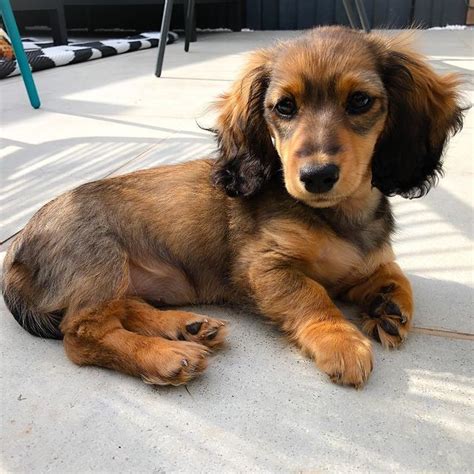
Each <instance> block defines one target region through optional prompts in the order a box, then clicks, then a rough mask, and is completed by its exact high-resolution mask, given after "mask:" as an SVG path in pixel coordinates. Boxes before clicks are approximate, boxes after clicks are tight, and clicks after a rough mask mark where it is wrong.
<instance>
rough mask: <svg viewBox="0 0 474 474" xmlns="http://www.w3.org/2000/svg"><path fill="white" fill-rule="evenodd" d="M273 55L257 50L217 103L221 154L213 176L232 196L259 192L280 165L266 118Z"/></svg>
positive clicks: (215, 182)
mask: <svg viewBox="0 0 474 474" xmlns="http://www.w3.org/2000/svg"><path fill="white" fill-rule="evenodd" d="M271 57H272V52H271V50H260V51H257V52H255V53H253V54H252V56H251V57H250V60H249V62H248V64H247V66H246V68H245V69H244V71H243V74H242V75H241V77H240V78H239V79H238V80H237V81H236V82H235V83H234V84H233V86H232V88H231V90H230V91H229V92H227V93H225V94H223V95H222V96H221V98H220V99H219V101H218V102H217V103H216V108H217V109H218V111H219V117H218V120H217V126H216V129H215V133H216V135H217V143H218V156H217V159H216V161H215V164H214V169H213V173H212V178H213V182H214V184H215V185H217V186H221V187H222V188H223V189H224V190H225V192H226V193H227V194H228V195H229V196H232V197H236V196H245V197H247V196H252V195H254V194H256V193H257V192H258V191H259V190H260V189H261V188H262V186H263V184H264V183H265V182H266V181H268V180H269V179H270V177H271V176H272V175H273V174H274V172H275V169H276V167H277V163H278V155H277V152H276V151H275V148H274V147H273V144H272V141H271V137H270V134H269V132H268V128H267V125H266V122H265V119H264V100H265V94H266V91H267V88H268V84H269V81H270V74H271Z"/></svg>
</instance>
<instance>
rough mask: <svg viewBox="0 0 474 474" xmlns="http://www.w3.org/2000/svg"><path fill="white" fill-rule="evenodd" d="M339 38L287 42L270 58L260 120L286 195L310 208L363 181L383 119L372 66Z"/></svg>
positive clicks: (382, 96) (380, 89)
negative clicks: (276, 159)
mask: <svg viewBox="0 0 474 474" xmlns="http://www.w3.org/2000/svg"><path fill="white" fill-rule="evenodd" d="M344 39H345V38H344V37H342V38H337V37H336V38H333V37H329V38H325V37H323V38H322V39H321V40H319V41H317V40H316V41H310V42H309V44H310V45H311V46H312V47H308V44H306V40H302V41H300V42H294V43H293V44H290V45H288V47H287V48H285V49H283V51H281V53H280V54H279V55H278V56H277V57H276V58H275V60H274V63H273V69H272V70H273V73H272V77H271V81H270V83H269V85H268V88H267V93H266V95H265V101H264V117H265V120H266V123H267V126H268V130H269V133H270V135H271V136H272V141H273V143H274V147H275V149H276V150H277V152H278V155H279V157H280V159H281V162H282V168H283V176H284V180H285V185H286V188H287V190H288V192H289V193H290V194H291V195H292V196H294V197H295V198H297V199H299V200H302V201H304V202H306V203H308V204H310V205H312V206H315V207H320V206H322V207H327V206H330V205H333V204H335V203H337V202H338V201H340V200H341V199H343V198H345V197H347V196H350V195H351V194H352V193H353V192H354V191H355V190H357V189H358V188H359V186H360V185H361V183H362V181H364V180H367V179H370V161H371V156H372V153H373V150H374V146H375V144H376V142H377V139H378V137H379V136H380V133H381V131H382V130H383V127H384V123H385V120H386V116H387V94H386V91H385V88H384V86H383V82H382V80H381V78H380V75H379V72H378V71H377V64H376V63H375V61H374V60H373V59H372V58H370V55H367V54H357V48H354V50H348V49H352V48H350V45H347V46H346V45H345V44H344Z"/></svg>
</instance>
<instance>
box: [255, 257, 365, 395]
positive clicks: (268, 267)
mask: <svg viewBox="0 0 474 474" xmlns="http://www.w3.org/2000/svg"><path fill="white" fill-rule="evenodd" d="M267 263H268V264H267ZM248 276H249V282H248V283H249V284H250V286H251V289H252V292H253V296H254V299H255V302H256V303H257V305H258V307H259V309H260V310H261V312H262V313H264V314H265V315H267V316H269V317H270V318H271V319H272V320H273V321H275V322H277V323H278V324H279V325H280V326H281V328H282V329H283V330H284V331H285V332H286V333H287V334H288V335H289V337H290V339H291V340H293V341H294V342H295V343H296V344H298V345H299V346H300V347H301V348H302V349H303V351H304V352H306V353H307V354H309V355H310V356H311V357H312V358H314V360H315V362H316V365H317V366H318V367H319V368H320V369H321V370H322V371H324V372H325V373H327V374H328V375H329V377H330V378H331V380H332V381H333V382H336V383H339V384H343V385H353V386H355V387H361V386H362V385H363V384H364V383H365V382H366V380H367V378H368V377H369V374H370V372H371V371H372V367H373V365H372V347H371V344H370V341H369V340H368V339H367V338H366V337H365V336H364V335H363V334H362V333H361V332H360V331H359V330H358V329H357V328H356V327H355V326H354V325H352V324H351V323H350V322H349V321H347V320H346V319H345V318H344V315H343V314H342V313H341V312H340V311H339V309H338V308H337V307H336V306H335V304H334V303H333V302H332V300H331V298H330V297H329V295H328V294H327V292H326V290H325V289H324V288H323V287H322V286H321V285H319V284H318V283H317V282H315V281H314V280H312V279H310V278H308V277H306V276H305V275H304V274H303V273H302V272H300V271H299V270H298V269H296V268H294V267H293V266H291V265H284V264H281V262H280V265H278V263H277V262H275V261H273V262H264V261H262V259H260V260H257V262H256V263H255V264H254V265H253V266H252V267H251V268H250V271H249V273H248Z"/></svg>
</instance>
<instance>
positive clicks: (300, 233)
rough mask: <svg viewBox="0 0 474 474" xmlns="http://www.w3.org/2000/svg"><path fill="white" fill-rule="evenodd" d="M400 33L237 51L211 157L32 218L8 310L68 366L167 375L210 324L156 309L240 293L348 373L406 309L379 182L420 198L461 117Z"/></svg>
mask: <svg viewBox="0 0 474 474" xmlns="http://www.w3.org/2000/svg"><path fill="white" fill-rule="evenodd" d="M406 43H407V41H406V40H405V39H403V37H398V38H386V37H383V36H379V35H376V34H369V35H366V34H364V33H360V32H357V31H352V30H348V29H345V28H342V27H326V28H318V29H315V30H313V31H310V32H308V33H306V34H304V35H303V36H301V37H299V38H297V39H294V40H290V41H288V42H282V43H279V44H277V45H275V46H274V47H270V48H268V49H262V50H259V51H257V52H255V53H253V54H252V55H251V57H250V60H249V62H248V64H247V66H246V68H245V69H244V71H243V74H242V75H241V77H240V78H239V79H238V80H237V81H236V82H235V83H234V85H233V86H232V87H231V89H230V91H229V92H228V93H226V94H224V95H223V96H222V97H221V98H220V100H219V101H218V103H217V108H218V111H219V117H218V120H217V125H216V128H215V133H216V135H217V142H218V156H217V159H216V160H211V159H204V160H197V161H192V162H188V163H185V164H181V165H176V166H164V167H158V168H154V169H149V170H143V171H138V172H135V173H131V174H128V175H124V176H118V177H114V178H110V179H104V180H101V181H96V182H93V183H89V184H85V185H82V186H79V187H78V188H76V189H74V190H72V191H70V192H67V193H65V194H63V195H62V196H60V197H58V198H57V199H55V200H53V201H51V202H50V203H48V204H47V205H45V206H44V207H43V208H42V209H40V210H39V211H38V212H37V213H36V214H35V215H34V217H33V218H32V219H31V221H30V222H29V223H28V225H27V226H26V227H25V228H24V230H23V231H22V232H21V233H20V234H19V235H18V237H17V238H16V239H15V240H14V242H13V243H12V245H11V247H10V248H9V251H8V253H7V255H6V259H5V264H4V278H3V294H4V298H5V302H6V304H7V306H8V307H9V309H10V310H11V312H12V313H13V315H14V317H15V318H16V320H17V321H18V322H19V323H20V324H21V325H22V326H23V327H24V328H25V329H26V330H28V331H29V332H30V333H32V334H34V335H37V336H42V337H53V338H61V337H63V338H64V347H65V350H66V353H67V355H68V356H69V358H70V359H71V360H72V361H73V362H75V363H77V364H79V365H89V364H91V365H98V366H103V367H108V368H111V369H115V370H118V371H121V372H125V373H127V374H132V375H136V376H140V377H142V378H143V379H144V380H145V381H146V382H148V383H152V384H172V385H178V384H182V383H186V382H187V381H188V380H189V379H191V378H192V377H194V376H195V375H197V374H199V373H200V372H202V371H203V370H204V368H205V367H206V359H207V356H208V354H209V352H210V350H212V349H214V348H217V347H218V346H219V345H220V344H221V343H222V342H223V340H224V336H225V334H226V325H225V323H224V322H223V321H219V320H216V319H212V318H210V317H206V316H202V315H199V314H195V313H190V312H184V311H179V310H173V309H165V307H169V306H179V305H188V304H211V303H212V304H215V303H229V304H237V305H246V307H248V308H252V310H254V311H255V312H258V313H260V314H262V315H264V316H266V317H267V318H270V320H272V321H273V322H275V323H276V324H278V325H279V326H280V327H281V329H282V330H283V331H284V332H285V333H286V334H287V335H288V337H289V338H290V339H291V341H293V342H294V343H295V344H297V345H298V346H299V347H300V348H301V349H302V350H303V351H304V352H305V353H306V354H308V355H309V356H310V357H312V358H313V359H314V361H315V362H316V365H317V366H318V367H319V368H320V369H321V370H322V371H323V372H325V373H326V374H328V375H329V377H330V378H331V379H332V380H333V381H334V382H337V383H340V384H345V385H353V386H355V387H360V386H362V385H363V384H364V382H365V381H366V380H367V378H368V377H369V374H370V372H371V370H372V364H373V362H372V348H371V343H370V341H369V339H368V337H367V336H369V337H372V338H374V339H376V340H377V341H379V342H381V343H382V345H383V346H386V347H397V346H399V345H400V344H401V343H402V342H403V340H404V339H405V338H406V337H407V334H408V332H409V330H410V326H411V325H412V318H413V299H412V290H411V288H410V283H409V282H408V280H407V278H406V277H405V276H404V274H403V273H402V271H401V269H400V267H399V266H398V265H397V263H396V262H395V256H394V254H393V252H392V247H391V244H390V235H391V233H392V230H393V227H394V223H393V217H392V214H391V211H390V205H389V203H388V200H387V197H386V196H391V195H395V194H399V195H401V196H404V197H408V198H412V197H420V196H422V195H424V194H425V193H426V192H427V191H428V190H429V188H430V187H431V186H432V185H433V184H434V183H435V181H436V178H437V175H439V173H440V172H441V170H442V169H441V165H442V163H441V157H442V154H443V149H444V147H445V145H446V142H447V139H448V137H449V135H450V134H451V133H454V132H456V131H458V130H459V129H460V128H461V126H462V112H463V109H462V107H461V105H460V103H459V98H458V92H457V88H458V85H459V79H458V78H457V77H456V76H455V75H453V74H448V75H444V76H440V75H438V74H436V73H435V72H434V71H433V70H432V69H431V68H430V66H429V65H428V64H427V62H426V60H425V59H424V58H423V57H421V56H419V55H418V54H416V53H414V52H413V51H412V50H411V49H410V47H409V46H408V45H407V44H406ZM336 297H339V298H341V299H343V300H345V301H349V302H353V303H355V304H357V305H359V306H360V308H361V314H362V331H360V330H359V329H357V328H356V326H354V325H353V324H351V323H350V322H349V321H347V320H346V318H345V317H344V315H343V314H342V313H341V311H340V310H339V309H338V308H337V306H336V305H335V304H334V302H333V298H336ZM364 333H365V334H366V335H367V336H366V335H364Z"/></svg>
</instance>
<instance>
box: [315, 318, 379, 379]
mask: <svg viewBox="0 0 474 474" xmlns="http://www.w3.org/2000/svg"><path fill="white" fill-rule="evenodd" d="M311 333H312V334H311V339H312V342H311V347H306V348H307V350H308V352H310V353H311V354H312V356H313V357H314V359H315V361H316V365H317V366H318V367H319V368H320V369H321V370H322V371H323V372H325V373H326V374H328V375H329V377H330V379H331V380H332V381H333V382H335V383H337V384H340V385H350V386H353V387H355V388H360V387H362V386H363V385H364V384H365V382H366V381H367V379H368V378H369V375H370V373H371V372H372V369H373V357H372V346H371V344H370V341H369V340H368V339H367V338H366V337H365V336H364V335H363V334H362V333H361V332H360V331H359V330H358V329H357V328H356V327H355V326H353V325H352V324H350V323H348V322H346V321H344V322H337V323H335V322H322V323H316V324H314V325H313V326H312V328H311Z"/></svg>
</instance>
